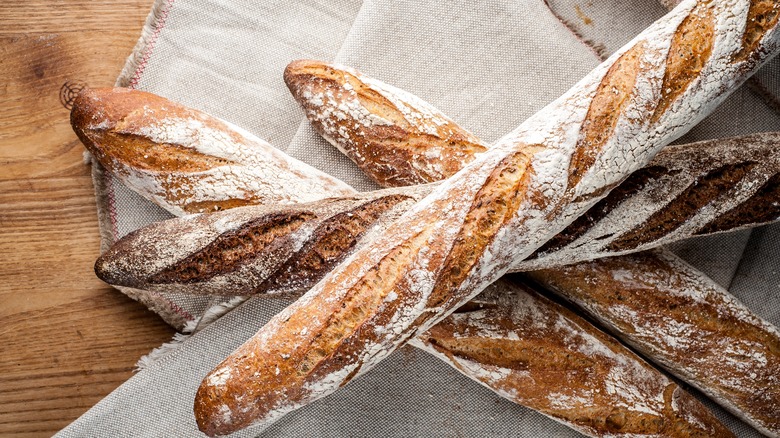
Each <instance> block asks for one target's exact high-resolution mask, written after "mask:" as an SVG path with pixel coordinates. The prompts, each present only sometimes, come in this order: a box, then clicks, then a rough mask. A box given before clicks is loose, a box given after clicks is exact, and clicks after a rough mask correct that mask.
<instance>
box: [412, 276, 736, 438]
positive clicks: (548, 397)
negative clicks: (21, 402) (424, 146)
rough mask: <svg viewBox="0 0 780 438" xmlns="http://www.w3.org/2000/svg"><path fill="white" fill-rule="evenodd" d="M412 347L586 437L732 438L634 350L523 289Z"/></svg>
mask: <svg viewBox="0 0 780 438" xmlns="http://www.w3.org/2000/svg"><path fill="white" fill-rule="evenodd" d="M410 344H411V345H414V346H415V347H418V348H422V349H423V350H426V351H428V352H430V353H432V354H434V355H435V356H437V357H439V358H441V359H442V360H444V361H445V362H447V363H449V364H450V365H452V366H453V367H454V368H456V369H457V370H459V371H460V372H462V373H463V374H465V375H466V376H468V377H470V378H472V379H474V380H476V381H477V382H479V383H481V384H483V385H485V386H487V387H488V388H490V389H491V390H493V391H495V392H497V393H498V394H499V395H501V396H502V397H505V398H507V399H509V400H512V401H514V402H516V403H519V404H521V405H523V406H527V407H530V408H532V409H535V410H537V411H539V412H541V413H543V414H544V415H546V416H548V417H550V418H552V419H554V420H556V421H560V422H561V423H563V424H566V425H567V426H569V427H571V428H573V429H575V430H578V431H580V432H581V433H583V434H585V435H588V436H614V437H617V436H626V437H628V436H632V437H636V436H648V437H649V436H658V437H661V436H665V437H672V436H674V437H694V436H700V437H716V436H723V437H725V436H733V435H732V434H731V432H730V431H729V430H728V429H727V428H726V427H725V426H723V425H722V424H721V423H720V422H719V421H718V420H717V419H716V418H715V417H714V416H713V415H712V413H710V411H709V410H708V409H707V408H705V407H704V406H703V405H701V403H700V402H699V401H698V400H696V399H695V398H693V397H692V396H691V395H690V394H688V393H687V392H685V391H684V390H682V389H681V388H680V387H678V386H677V385H676V384H675V383H673V382H672V381H671V380H669V379H668V378H667V377H666V376H664V375H663V374H661V373H660V372H658V371H657V370H656V369H655V368H653V367H652V366H650V365H648V364H647V363H645V362H644V361H642V359H640V358H639V357H637V356H636V355H635V354H634V353H632V352H631V351H630V350H629V349H627V348H626V347H624V346H623V345H622V344H620V343H619V342H617V341H616V340H615V339H613V338H612V337H610V336H609V335H607V334H605V333H603V332H601V331H599V330H598V329H597V328H596V327H594V326H593V325H591V324H590V323H588V322H587V321H585V320H584V319H583V318H581V317H578V316H577V315H575V314H574V313H573V312H571V311H570V310H568V309H566V308H564V307H563V306H561V305H558V304H555V303H553V302H552V301H550V300H548V299H546V298H544V297H543V296H541V295H539V294H537V293H536V292H534V291H533V290H532V289H531V288H530V287H529V286H528V285H525V284H522V283H514V282H510V281H506V280H499V281H498V282H496V283H494V284H492V285H490V286H489V287H488V288H487V289H486V290H485V291H484V292H483V293H482V294H480V295H478V296H477V297H476V298H475V299H473V300H471V301H469V302H468V303H467V304H466V305H465V306H463V307H461V308H459V309H458V310H456V311H455V312H454V313H452V314H451V315H449V316H448V317H447V318H445V319H443V320H442V321H441V322H439V323H438V324H436V325H435V326H433V327H432V328H431V329H430V330H428V331H427V332H425V333H422V334H421V335H419V336H418V337H417V338H415V339H414V340H412V341H411V342H410Z"/></svg>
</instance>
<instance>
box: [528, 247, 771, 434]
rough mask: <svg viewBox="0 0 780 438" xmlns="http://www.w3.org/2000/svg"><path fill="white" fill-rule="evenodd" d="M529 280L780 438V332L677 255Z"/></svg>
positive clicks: (640, 256) (605, 262)
mask: <svg viewBox="0 0 780 438" xmlns="http://www.w3.org/2000/svg"><path fill="white" fill-rule="evenodd" d="M637 266H641V269H636V267H637ZM529 276H530V277H531V278H533V279H534V280H536V281H538V282H539V283H540V284H542V285H544V286H545V287H548V288H550V289H552V290H554V291H556V292H557V293H558V294H560V295H562V296H563V297H565V298H566V299H567V300H569V301H571V302H573V303H575V304H576V305H577V306H579V307H581V308H582V309H584V310H585V311H586V312H587V313H588V314H589V315H590V316H592V317H593V318H595V319H597V320H598V321H599V322H601V323H602V324H603V325H604V326H605V327H607V328H609V329H610V330H611V331H612V332H613V333H614V334H615V335H616V336H618V337H619V338H621V339H622V340H623V341H625V342H626V343H628V344H629V345H631V346H632V347H634V348H635V349H636V350H637V351H639V352H641V353H642V354H644V355H645V356H646V357H650V358H653V361H654V362H656V363H658V364H660V365H662V366H663V367H665V368H666V369H667V370H668V371H669V372H670V373H672V374H674V375H676V376H678V377H679V378H681V379H683V380H684V381H686V382H688V383H690V384H691V385H693V386H695V387H697V388H698V389H700V390H701V391H702V392H704V393H705V394H707V395H709V396H710V397H712V398H713V399H714V400H715V401H717V402H718V403H719V404H721V405H722V406H724V407H725V408H727V409H728V410H730V411H731V412H732V413H734V414H735V415H737V416H739V417H741V418H742V419H743V420H745V421H746V422H748V423H749V424H751V425H752V426H754V427H755V428H757V429H758V430H760V431H761V432H762V433H764V434H766V435H768V436H773V437H778V436H780V333H779V332H778V330H777V328H775V327H774V326H772V325H771V324H769V323H767V322H766V321H763V320H762V319H761V318H759V317H758V316H756V315H755V314H753V313H752V312H751V311H750V310H748V309H747V308H746V307H745V306H744V305H742V304H741V303H740V302H739V301H737V300H736V299H735V298H734V297H733V296H731V295H730V294H729V293H728V292H727V291H725V290H724V289H723V288H721V287H720V286H718V285H717V284H715V283H714V282H712V281H711V280H709V279H707V278H706V277H705V276H703V275H702V274H701V273H700V272H698V271H697V270H696V269H694V268H693V267H691V266H689V265H688V264H687V263H685V262H683V261H682V260H680V259H679V258H677V257H675V256H674V255H673V254H671V253H669V252H667V251H652V252H645V253H637V254H632V255H628V256H623V257H615V258H605V259H600V260H595V261H593V262H586V263H579V264H576V265H572V266H565V267H563V268H558V269H554V270H553V269H550V270H541V271H537V272H532V273H529Z"/></svg>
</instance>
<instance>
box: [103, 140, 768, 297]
mask: <svg viewBox="0 0 780 438" xmlns="http://www.w3.org/2000/svg"><path fill="white" fill-rule="evenodd" d="M778 147H780V133H766V134H755V135H749V136H744V137H736V138H731V139H719V140H712V141H704V142H698V143H691V144H687V145H680V146H669V147H667V148H665V149H664V150H662V151H661V152H660V153H659V154H658V155H657V156H656V157H655V158H654V159H653V161H651V162H650V164H648V165H647V166H645V167H644V168H643V169H640V170H639V171H637V172H635V173H634V174H633V175H631V176H630V177H629V178H628V179H627V180H626V181H624V182H623V183H622V184H621V185H620V186H618V187H617V188H616V189H615V190H613V191H612V192H611V193H610V194H609V195H608V196H607V197H606V198H604V199H602V200H601V201H599V202H598V203H597V204H596V205H594V206H593V207H591V208H590V209H589V210H588V211H587V212H586V213H585V214H584V215H582V216H581V217H580V218H578V219H577V220H576V221H574V222H573V223H572V224H571V225H569V226H568V227H567V228H566V229H565V230H564V231H562V232H561V233H559V234H558V235H556V236H555V237H554V238H553V239H552V240H550V241H549V242H548V243H546V244H545V245H544V246H543V247H542V248H541V249H540V250H538V251H537V252H536V253H534V254H533V255H532V256H531V257H530V258H529V259H528V260H527V261H526V262H524V263H522V264H519V265H518V266H517V267H515V268H513V270H514V271H526V270H530V269H532V268H534V267H544V268H551V267H555V266H561V265H564V264H569V263H574V262H577V261H582V260H590V259H593V258H596V257H603V256H605V255H617V254H624V253H627V252H633V251H638V250H642V249H646V248H649V247H655V246H658V245H660V244H662V243H668V242H671V241H675V240H678V239H683V238H686V237H691V236H693V235H701V234H709V233H714V232H723V231H729V230H734V229H739V228H743V227H748V226H755V225H759V224H762V223H767V222H772V221H776V220H778V219H780V182H779V181H780V153H778ZM723 169H736V171H731V172H723ZM740 169H742V170H743V171H740ZM714 189H718V190H714ZM431 190H433V186H431V185H428V186H411V187H407V188H395V189H386V190H382V191H377V192H370V193H361V194H356V195H353V196H348V197H341V198H340V201H338V202H337V201H336V198H334V199H331V200H323V201H317V202H314V203H309V204H301V205H296V206H295V207H293V208H289V207H277V208H274V207H265V206H262V207H242V208H236V209H232V210H227V211H224V212H218V213H214V214H213V216H212V217H209V216H208V215H206V216H204V217H201V218H197V219H171V220H170V221H168V222H166V223H158V224H152V225H149V226H147V227H145V228H142V229H139V230H136V231H134V232H133V233H131V234H129V235H127V236H125V237H124V238H123V239H121V240H120V241H119V242H117V243H116V244H115V245H114V246H112V247H111V248H110V249H109V250H108V251H106V252H105V253H104V254H103V255H101V257H100V258H99V259H98V261H97V262H96V263H95V272H96V273H97V275H98V277H100V278H101V279H102V280H103V281H106V282H107V283H109V284H112V285H114V286H125V287H134V288H138V289H144V290H152V291H157V292H167V291H178V292H188V293H193V294H209V295H228V296H233V295H252V294H257V293H271V294H275V293H284V294H289V293H295V292H299V291H301V290H308V289H309V288H310V287H312V286H313V285H314V284H315V283H316V282H317V281H319V280H320V279H321V278H322V277H323V276H324V275H325V274H327V273H328V272H329V271H330V270H331V269H332V268H333V267H334V266H335V264H336V263H337V262H340V261H341V260H343V259H345V258H346V257H347V256H348V255H349V254H351V253H352V252H354V251H355V250H356V249H357V248H359V247H360V246H362V244H363V243H365V242H368V241H370V240H371V236H370V234H371V233H367V231H369V230H374V231H375V232H380V231H382V230H384V229H385V228H386V227H387V226H389V224H390V223H391V222H392V221H393V220H394V219H397V218H398V217H400V216H401V215H402V214H403V213H404V212H405V211H406V210H407V209H408V208H409V207H410V206H411V205H412V204H413V202H415V201H419V200H420V199H422V198H423V197H424V196H425V195H427V194H428V193H429V192H430V191H431ZM402 201H403V202H402ZM391 204H392V205H391ZM674 205H682V206H685V207H687V208H686V209H685V214H679V213H680V211H681V210H682V209H680V208H677V207H673V206H674ZM732 206H733V207H732ZM694 207H696V208H694ZM729 207H732V208H730V209H729ZM380 210H381V211H380ZM292 211H296V212H299V213H301V212H303V211H306V214H305V215H304V216H301V217H300V218H299V220H306V221H308V222H309V223H308V225H306V226H300V227H296V228H290V227H289V226H284V227H282V226H265V225H263V226H260V225H259V224H266V223H272V222H273V221H282V219H280V218H285V217H287V215H288V214H290V212H292ZM345 218H348V220H345ZM659 219H660V220H659ZM177 224H179V225H177ZM225 224H229V226H228V225H225ZM250 229H251V232H250ZM284 233H292V234H294V238H292V239H293V240H294V241H295V242H299V244H297V245H291V244H287V245H285V244H282V242H286V241H287V240H284V239H291V237H284ZM626 235H633V236H641V237H642V238H644V239H643V240H642V241H641V242H640V243H641V244H637V241H636V240H635V239H625V238H622V236H626ZM238 236H243V237H240V238H238V239H237V237H238ZM647 236H652V239H647V238H646V237H647ZM240 239H243V240H245V241H247V242H248V241H249V240H250V239H254V240H258V239H260V240H262V241H265V242H271V241H274V242H276V243H274V244H273V245H270V244H263V246H258V245H256V244H253V245H252V250H251V251H249V250H247V249H246V248H247V246H246V245H247V244H246V243H242V242H241V240H240ZM304 242H305V243H304ZM237 246H241V247H242V248H245V249H243V250H242V251H241V252H240V253H239V252H237V251H236V247H237ZM263 248H270V249H271V251H268V250H264V249H263ZM141 254H142V256H141ZM223 254H225V255H223ZM316 254H319V256H317V255H316ZM206 256H207V257H208V260H209V264H210V266H212V268H209V269H206V270H201V269H192V266H193V261H194V260H197V259H199V258H201V259H203V260H205V259H204V257H206ZM236 257H240V258H241V262H240V263H235V262H233V261H231V262H225V263H223V262H221V261H220V260H221V259H223V258H227V259H230V260H234V259H235V258H236ZM313 258H314V259H313ZM217 271H219V272H217Z"/></svg>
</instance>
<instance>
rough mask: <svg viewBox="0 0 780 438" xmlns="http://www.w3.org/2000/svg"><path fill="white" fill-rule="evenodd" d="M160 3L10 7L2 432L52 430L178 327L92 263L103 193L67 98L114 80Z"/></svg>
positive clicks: (0, 283)
mask: <svg viewBox="0 0 780 438" xmlns="http://www.w3.org/2000/svg"><path fill="white" fill-rule="evenodd" d="M151 4H152V3H151V1H150V0H117V1H94V2H93V1H88V0H59V1H53V0H26V1H21V0H4V1H3V2H2V3H0V51H2V56H0V102H2V106H0V206H2V208H0V436H21V437H32V436H51V435H52V434H53V433H55V432H56V431H58V430H60V429H61V428H63V427H65V426H66V425H67V424H68V423H70V422H71V421H73V420H74V419H76V418H77V417H78V416H79V415H81V414H82V413H84V412H85V411H86V410H87V409H89V408H90V407H91V406H92V405H94V404H95V403H97V402H98V401H99V400H100V399H101V398H103V397H104V396H106V395H107V394H108V393H109V392H111V391H112V390H114V389H115V388H116V387H117V386H119V385H120V384H121V383H122V382H124V381H125V380H127V379H128V378H129V377H130V376H131V375H132V370H133V368H134V365H135V363H136V361H137V360H138V358H139V357H141V356H142V355H144V354H146V353H148V352H149V350H151V349H152V348H154V347H156V346H158V345H160V344H161V343H163V342H166V341H168V340H170V338H171V336H172V335H173V334H174V330H173V329H172V328H170V327H169V326H167V325H166V324H165V323H163V322H162V320H160V318H159V317H158V316H157V315H155V314H153V313H152V312H150V311H148V310H146V308H145V307H144V306H142V305H141V304H139V303H136V302H134V301H132V300H130V299H129V298H127V297H125V296H124V295H122V294H121V293H119V292H118V291H116V290H113V289H112V288H110V287H108V286H107V285H105V284H104V283H102V282H101V281H100V280H98V279H97V278H96V277H95V275H94V273H93V271H92V265H93V263H94V262H95V259H96V258H97V256H98V249H99V236H98V224H97V213H96V209H95V196H94V192H93V188H92V181H91V179H90V174H89V168H88V166H87V165H85V164H84V163H83V161H82V151H83V147H82V146H81V143H79V141H78V140H77V139H76V135H75V134H74V133H73V131H72V130H71V129H70V125H69V122H68V111H67V110H66V109H65V108H63V106H62V104H61V103H60V100H59V91H60V87H61V86H62V85H63V83H64V82H66V81H82V82H86V83H87V84H89V85H92V86H108V85H112V84H113V83H114V80H115V79H116V77H117V75H118V74H119V71H120V70H121V68H122V66H123V65H124V60H125V58H126V57H127V55H128V54H129V53H130V51H131V50H132V48H133V46H134V45H135V42H136V40H137V39H138V36H139V35H140V30H141V27H142V26H143V23H144V20H145V18H146V15H147V13H148V12H149V10H150V8H151Z"/></svg>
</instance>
